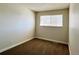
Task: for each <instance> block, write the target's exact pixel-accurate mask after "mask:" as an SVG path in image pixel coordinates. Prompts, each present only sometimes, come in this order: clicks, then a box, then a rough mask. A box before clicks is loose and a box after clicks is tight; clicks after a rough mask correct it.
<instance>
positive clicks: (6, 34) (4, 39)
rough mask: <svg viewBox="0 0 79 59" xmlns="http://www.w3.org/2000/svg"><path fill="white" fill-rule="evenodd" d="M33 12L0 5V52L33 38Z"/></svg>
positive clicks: (24, 8) (18, 7) (20, 7)
mask: <svg viewBox="0 0 79 59" xmlns="http://www.w3.org/2000/svg"><path fill="white" fill-rule="evenodd" d="M34 32H35V15H34V12H33V11H31V10H29V9H27V8H26V7H23V6H14V5H12V6H11V5H0V52H1V51H3V50H5V49H7V48H9V47H11V46H14V45H16V44H17V43H20V42H23V41H28V39H31V38H32V37H34Z"/></svg>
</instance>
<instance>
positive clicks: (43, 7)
mask: <svg viewBox="0 0 79 59" xmlns="http://www.w3.org/2000/svg"><path fill="white" fill-rule="evenodd" d="M1 5H8V6H11V5H13V6H23V7H26V8H29V9H31V10H33V11H36V12H39V11H48V10H57V9H64V8H69V3H21V4H20V3H13V4H11V3H10V4H0V6H1Z"/></svg>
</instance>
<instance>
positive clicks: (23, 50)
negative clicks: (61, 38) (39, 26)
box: [1, 38, 69, 55]
mask: <svg viewBox="0 0 79 59" xmlns="http://www.w3.org/2000/svg"><path fill="white" fill-rule="evenodd" d="M1 55H69V50H68V45H65V44H60V43H55V42H50V41H45V40H41V39H36V38H35V39H33V40H30V41H28V42H26V43H24V44H22V45H19V46H17V47H14V48H12V49H10V50H7V51H5V52H3V53H1Z"/></svg>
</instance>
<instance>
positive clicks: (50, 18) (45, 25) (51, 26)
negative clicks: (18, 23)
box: [40, 14, 64, 27]
mask: <svg viewBox="0 0 79 59" xmlns="http://www.w3.org/2000/svg"><path fill="white" fill-rule="evenodd" d="M57 15H61V16H62V25H61V26H58V25H57V26H55V25H41V16H50V17H51V16H57ZM41 16H40V26H42V27H44V26H45V27H63V25H64V24H63V23H64V22H63V21H64V19H63V14H55V15H41ZM50 20H51V18H50ZM50 24H51V22H50Z"/></svg>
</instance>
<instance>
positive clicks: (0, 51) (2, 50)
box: [0, 37, 34, 53]
mask: <svg viewBox="0 0 79 59" xmlns="http://www.w3.org/2000/svg"><path fill="white" fill-rule="evenodd" d="M33 38H34V37H32V38H29V39H27V40H25V41H22V42H19V43H17V44H15V45H12V46H10V47H7V48H4V49H1V50H0V53H2V52H4V51H6V50H9V49H11V48H13V47H16V46H18V45H21V44H23V43H25V42H27V41H30V40H32V39H33Z"/></svg>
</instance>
